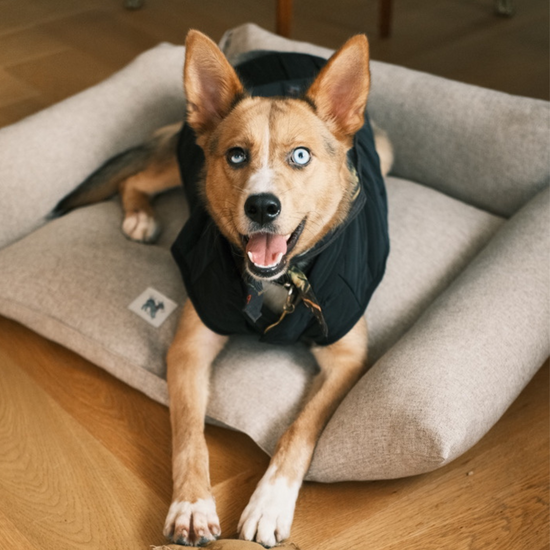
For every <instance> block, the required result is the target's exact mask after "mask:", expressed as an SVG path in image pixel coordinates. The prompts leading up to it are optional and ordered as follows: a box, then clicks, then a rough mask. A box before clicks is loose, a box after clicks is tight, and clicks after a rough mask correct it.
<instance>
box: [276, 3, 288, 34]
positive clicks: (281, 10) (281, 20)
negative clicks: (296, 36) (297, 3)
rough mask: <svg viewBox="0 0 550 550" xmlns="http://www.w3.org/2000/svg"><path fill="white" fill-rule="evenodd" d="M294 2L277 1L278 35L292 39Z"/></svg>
mask: <svg viewBox="0 0 550 550" xmlns="http://www.w3.org/2000/svg"><path fill="white" fill-rule="evenodd" d="M291 23H292V0H277V34H280V35H281V36H284V37H286V38H290V26H291Z"/></svg>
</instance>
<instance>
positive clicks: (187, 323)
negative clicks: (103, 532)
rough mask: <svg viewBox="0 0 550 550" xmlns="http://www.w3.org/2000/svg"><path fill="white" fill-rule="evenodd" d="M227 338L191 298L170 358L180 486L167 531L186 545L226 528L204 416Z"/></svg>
mask: <svg viewBox="0 0 550 550" xmlns="http://www.w3.org/2000/svg"><path fill="white" fill-rule="evenodd" d="M226 341H227V338H226V337H225V336H220V335H219V334H215V333H214V332H212V331H211V330H210V329H209V328H207V327H206V326H205V325H204V324H203V323H202V321H201V320H200V318H199V316H198V315H197V312H196V311H195V308H194V307H193V305H192V303H191V301H188V302H187V303H186V304H185V306H184V309H183V314H182V317H181V321H180V325H179V328H178V331H177V334H176V337H175V339H174V342H173V343H172V346H171V347H170V350H169V352H168V357H167V363H168V373H167V378H168V391H169V395H170V419H171V423H172V476H173V481H174V490H173V495H172V505H171V506H170V510H169V511H168V516H167V518H166V524H165V526H164V535H165V536H166V537H167V538H169V539H172V540H173V541H174V542H176V543H178V544H183V545H186V546H190V545H203V544H206V543H207V542H208V541H210V540H213V539H214V538H217V537H218V536H219V535H220V532H221V530H220V523H219V520H218V515H217V513H216V505H215V503H214V498H213V496H212V492H211V487H210V474H209V470H208V449H207V447H206V441H205V438H204V417H205V414H206V404H207V400H208V385H209V378H210V365H211V364H212V361H213V360H214V359H215V358H216V356H217V355H218V353H219V352H220V350H221V349H222V348H223V346H224V345H225V342H226Z"/></svg>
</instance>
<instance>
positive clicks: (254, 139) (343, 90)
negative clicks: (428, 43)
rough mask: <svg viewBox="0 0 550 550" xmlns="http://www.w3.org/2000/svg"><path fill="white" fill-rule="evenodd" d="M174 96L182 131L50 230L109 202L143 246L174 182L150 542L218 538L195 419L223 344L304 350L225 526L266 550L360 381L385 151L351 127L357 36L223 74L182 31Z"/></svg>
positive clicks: (379, 247) (201, 41)
mask: <svg viewBox="0 0 550 550" xmlns="http://www.w3.org/2000/svg"><path fill="white" fill-rule="evenodd" d="M270 56H271V57H270ZM281 67H283V68H282V69H281ZM281 71H282V73H281ZM271 73H273V74H272V75H271V76H270V74H271ZM283 73H284V74H283ZM258 75H259V76H258ZM281 75H282V76H283V78H282V80H281V78H280V77H281ZM275 76H276V77H277V78H276V79H275V80H273V79H274V78H275ZM243 83H244V84H243ZM250 83H252V86H250ZM245 84H246V86H245ZM251 87H252V88H253V92H251V91H250V90H249V88H251ZM184 88H185V97H186V101H187V116H186V122H185V125H184V126H183V128H182V126H181V124H176V125H172V126H169V127H166V128H163V129H161V130H159V131H158V132H157V133H155V134H154V135H153V137H152V139H151V140H150V141H149V142H147V143H146V144H144V145H140V146H138V147H135V148H133V149H131V150H130V151H126V152H124V153H122V154H120V155H118V156H116V157H114V158H113V159H111V160H110V161H108V162H107V163H106V164H105V165H104V166H102V167H101V168H100V169H98V171H96V172H95V173H94V174H92V175H91V176H90V177H89V178H88V179H87V180H86V181H85V182H83V184H81V185H80V186H79V187H78V188H77V189H76V190H75V191H74V192H73V193H71V194H70V195H68V196H67V197H66V198H65V199H63V200H62V201H61V202H60V203H59V204H58V205H57V207H56V208H55V209H54V211H53V215H54V216H59V215H62V214H64V213H66V212H68V211H69V210H71V209H73V208H75V207H78V206H82V205H85V204H90V203H93V202H97V201H99V200H103V199H106V198H108V197H110V196H111V195H112V194H114V193H116V192H117V191H118V192H119V193H120V197H121V203H122V207H123V210H124V221H123V223H122V231H123V232H124V234H125V235H126V236H127V237H128V238H130V239H132V240H135V241H139V242H152V241H154V240H155V238H156V237H157V235H158V233H159V230H160V229H159V224H158V222H157V221H156V219H155V216H154V212H153V210H152V207H151V198H152V197H153V196H154V195H155V194H157V193H160V192H163V191H165V190H167V189H170V188H172V187H176V186H178V185H180V184H181V180H182V179H183V184H184V189H185V192H186V194H187V196H188V200H189V203H190V210H191V215H190V218H189V221H188V222H187V223H186V225H185V227H184V229H183V230H182V232H181V234H180V236H179V237H178V239H177V241H176V242H175V244H174V247H173V255H174V258H175V260H176V262H177V263H178V266H179V268H180V270H181V273H182V277H183V280H184V282H185V285H186V288H187V291H188V294H189V298H190V299H189V300H188V301H187V302H186V304H185V305H184V307H183V312H182V316H181V320H180V323H179V327H178V329H177V333H176V336H175V338H174V341H173V343H172V345H171V347H170V349H169V352H168V355H167V380H168V388H169V397H170V417H171V425H172V441H173V449H172V454H173V483H174V485H173V500H172V504H171V506H170V508H169V511H168V515H167V519H166V524H165V527H164V534H165V536H166V537H167V538H168V539H170V540H172V541H173V542H175V543H179V544H182V545H187V546H194V545H197V546H203V545H205V544H207V543H208V542H209V541H211V540H213V539H216V538H218V537H219V536H220V534H221V530H220V523H219V519H218V516H217V513H216V506H215V502H214V497H213V495H212V491H211V486H210V480H209V471H208V453H207V447H206V443H205V439H204V418H205V413H206V406H207V399H208V380H209V375H210V367H211V364H212V362H213V361H214V359H215V358H216V356H217V355H218V354H219V352H220V351H221V350H222V348H223V347H224V345H225V344H226V342H227V340H228V338H229V336H230V335H231V334H233V333H235V332H238V333H249V334H256V335H258V336H259V337H260V339H261V340H263V341H266V342H271V343H276V344H281V343H282V344H286V343H292V342H297V341H305V342H307V343H309V344H310V346H311V352H312V354H313V355H314V357H315V359H316V361H317V363H318V365H319V374H318V375H317V377H316V381H315V384H314V387H313V388H311V392H310V395H309V398H308V400H307V402H306V404H305V406H304V407H303V409H302V411H301V412H300V414H299V415H298V417H297V419H296V420H295V421H294V422H293V424H292V425H291V426H290V428H289V429H288V430H287V431H286V433H285V434H284V435H283V436H282V437H281V439H280V441H279V442H278V445H277V447H276V450H275V452H274V454H273V457H272V459H271V462H270V464H269V467H268V469H267V471H266V472H265V475H264V476H263V478H262V479H261V481H260V482H259V484H258V485H257V487H256V489H255V491H254V493H253V495H252V497H251V499H250V502H249V504H248V506H247V507H246V508H245V510H244V512H243V513H242V516H241V519H240V522H239V526H238V530H239V536H240V538H242V539H245V540H249V541H256V542H258V543H261V544H262V545H264V546H265V547H272V546H275V545H276V544H277V543H279V542H281V541H283V540H284V539H286V538H288V537H289V536H290V529H291V524H292V520H293V516H294V509H295V504H296V500H297V497H298V492H299V489H300V487H301V484H302V480H303V479H304V476H305V475H306V472H307V470H308V468H309V465H310V462H311V459H312V455H313V451H314V449H315V445H316V442H317V440H318V438H319V436H320V434H321V432H322V430H323V428H324V426H325V425H326V423H327V422H328V420H329V419H330V417H331V416H332V414H333V413H334V411H335V410H336V408H337V407H338V405H339V404H340V402H341V401H342V399H343V398H344V397H345V396H346V394H347V393H348V392H349V390H350V389H351V388H352V387H353V385H354V384H355V383H356V382H357V380H358V379H359V378H360V377H361V376H362V375H363V373H364V372H365V369H366V362H367V326H366V321H365V318H364V315H363V313H364V310H365V308H366V305H367V303H368V301H369V299H370V296H371V295H372V293H373V292H374V289H375V288H376V287H377V285H378V284H379V282H380V280H381V278H382V276H383V273H384V269H385V263H386V258H387V256H388V251H389V240H388V232H387V204H386V195H385V188H384V182H383V174H384V175H385V174H386V173H387V172H388V171H389V167H390V166H391V162H392V151H391V143H390V142H389V140H388V138H387V136H386V135H385V134H384V133H383V132H382V131H380V130H376V131H375V139H374V138H373V136H372V133H371V132H372V131H371V127H370V125H369V123H368V121H366V119H365V116H366V115H365V108H366V103H367V97H368V93H369V88H370V72H369V48H368V41H367V38H366V36H364V35H358V36H355V37H353V38H351V39H350V40H348V41H347V42H346V43H345V44H344V46H343V47H342V48H341V49H340V50H338V51H337V52H336V53H335V54H334V55H333V56H332V57H331V58H330V60H329V61H328V62H327V63H325V61H324V60H320V59H318V58H314V57H312V56H306V55H304V54H278V53H273V52H272V53H265V52H264V53H263V54H261V56H260V55H258V56H257V57H256V58H252V59H250V60H248V61H246V62H244V63H243V64H241V65H240V66H239V67H237V69H236V68H234V67H233V66H232V65H231V64H230V63H229V62H228V61H227V59H226V58H225V57H224V55H223V53H222V52H221V51H220V50H219V49H218V47H217V46H216V45H215V44H214V42H212V41H211V40H210V39H209V38H208V37H206V36H205V35H203V34H202V33H200V32H198V31H190V32H189V34H188V36H187V39H186V58H185V66H184ZM375 140H376V148H377V150H378V155H377V154H376V152H375V149H374V142H375ZM178 159H179V166H178ZM180 171H181V173H180Z"/></svg>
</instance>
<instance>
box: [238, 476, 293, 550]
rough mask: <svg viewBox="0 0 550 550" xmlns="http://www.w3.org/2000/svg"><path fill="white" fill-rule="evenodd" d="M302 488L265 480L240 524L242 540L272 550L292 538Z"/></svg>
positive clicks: (255, 492)
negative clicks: (291, 530) (293, 521)
mask: <svg viewBox="0 0 550 550" xmlns="http://www.w3.org/2000/svg"><path fill="white" fill-rule="evenodd" d="M299 488H300V485H299V484H289V483H288V481H287V480H286V479H284V478H279V479H277V480H275V481H269V480H268V479H265V478H264V479H262V481H261V482H260V483H259V484H258V487H257V488H256V491H254V494H253V495H252V498H251V499H250V502H249V504H248V506H247V507H246V508H245V510H244V512H243V514H242V516H241V520H240V522H239V537H240V538H241V539H243V540H250V541H255V542H257V543H259V544H261V545H262V546H264V547H265V548H271V547H273V546H275V545H276V544H278V543H280V542H281V541H283V540H285V539H287V538H288V537H289V536H290V528H291V526H292V518H293V517H294V507H295V504H296V498H297V496H298V490H299Z"/></svg>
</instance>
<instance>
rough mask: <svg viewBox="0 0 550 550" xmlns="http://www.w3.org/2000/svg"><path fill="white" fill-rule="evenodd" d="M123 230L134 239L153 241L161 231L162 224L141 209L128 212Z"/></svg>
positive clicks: (145, 241)
mask: <svg viewBox="0 0 550 550" xmlns="http://www.w3.org/2000/svg"><path fill="white" fill-rule="evenodd" d="M122 231H123V233H124V234H125V235H126V236H127V237H128V238H129V239H131V240H132V241H137V242H140V243H152V242H154V241H155V240H156V239H157V237H158V235H159V233H160V226H159V224H158V222H157V221H156V220H155V218H153V217H152V216H150V215H149V214H147V213H146V212H143V211H139V212H132V213H131V214H126V217H125V218H124V221H123V222H122Z"/></svg>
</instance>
